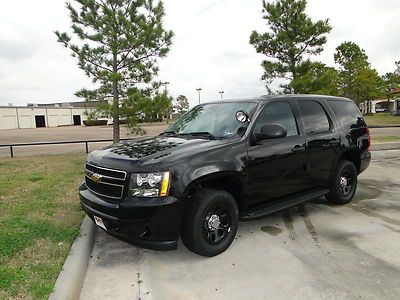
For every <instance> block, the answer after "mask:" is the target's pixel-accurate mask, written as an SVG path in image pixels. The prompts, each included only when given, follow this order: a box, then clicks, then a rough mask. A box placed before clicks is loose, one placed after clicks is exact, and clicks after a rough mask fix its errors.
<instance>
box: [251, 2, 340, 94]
mask: <svg viewBox="0 0 400 300" xmlns="http://www.w3.org/2000/svg"><path fill="white" fill-rule="evenodd" d="M306 6H307V1H306V0H278V1H276V2H271V1H266V0H263V11H262V12H263V14H264V15H263V19H265V20H266V21H267V25H268V27H269V31H268V32H266V33H258V32H256V31H253V32H252V33H251V35H250V44H252V45H253V46H254V47H255V48H256V51H257V52H258V53H261V54H264V55H265V56H266V57H267V60H264V61H263V63H262V66H263V68H264V75H263V76H262V79H263V80H266V83H267V84H266V85H267V88H268V89H269V85H270V83H271V82H272V81H273V80H274V79H276V78H285V79H287V80H289V81H291V80H296V78H297V77H298V75H299V70H298V68H299V64H300V63H302V62H303V61H304V57H305V56H310V55H315V54H319V53H321V51H322V50H323V45H324V44H325V43H326V36H325V34H326V33H329V32H330V31H331V29H332V28H331V26H330V25H329V22H328V20H319V21H316V22H313V21H312V20H311V18H310V17H309V16H307V14H306V12H305V10H306ZM303 67H304V66H303ZM303 72H304V70H303ZM283 87H284V90H285V92H292V93H297V91H296V89H295V87H293V86H291V85H290V83H289V85H287V86H283ZM269 90H270V89H269Z"/></svg>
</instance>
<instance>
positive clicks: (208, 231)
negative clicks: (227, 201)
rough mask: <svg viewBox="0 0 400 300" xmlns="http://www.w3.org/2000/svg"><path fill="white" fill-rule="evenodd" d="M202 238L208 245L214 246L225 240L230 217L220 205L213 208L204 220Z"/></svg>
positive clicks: (227, 211) (226, 210)
mask: <svg viewBox="0 0 400 300" xmlns="http://www.w3.org/2000/svg"><path fill="white" fill-rule="evenodd" d="M203 227H204V228H203V229H204V236H205V238H206V240H207V242H208V243H210V244H212V245H215V244H218V243H219V242H221V241H222V240H223V239H225V238H226V236H227V235H228V233H229V232H230V231H231V215H230V213H229V210H228V209H227V208H226V207H224V206H222V205H220V204H219V205H215V206H213V207H212V208H211V209H210V210H209V211H208V212H207V214H206V217H205V218H204V226H203Z"/></svg>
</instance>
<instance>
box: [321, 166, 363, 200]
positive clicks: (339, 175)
mask: <svg viewBox="0 0 400 300" xmlns="http://www.w3.org/2000/svg"><path fill="white" fill-rule="evenodd" d="M329 189H330V192H329V194H327V195H326V196H325V197H326V199H327V200H328V201H330V202H332V203H334V204H339V205H342V204H346V203H349V202H350V201H351V200H352V199H353V197H354V194H355V192H356V189H357V170H356V167H355V165H354V164H353V163H352V162H351V161H348V160H342V161H340V162H339V163H338V165H337V168H336V172H335V175H334V177H333V178H332V181H331V183H330V186H329Z"/></svg>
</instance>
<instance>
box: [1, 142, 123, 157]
mask: <svg viewBox="0 0 400 300" xmlns="http://www.w3.org/2000/svg"><path fill="white" fill-rule="evenodd" d="M127 140H130V139H121V141H127ZM112 141H113V140H112V139H107V140H89V141H54V142H35V143H18V144H0V148H4V147H5V148H9V149H10V156H11V157H14V148H15V147H29V146H44V145H65V144H85V150H86V153H89V144H90V143H105V142H112Z"/></svg>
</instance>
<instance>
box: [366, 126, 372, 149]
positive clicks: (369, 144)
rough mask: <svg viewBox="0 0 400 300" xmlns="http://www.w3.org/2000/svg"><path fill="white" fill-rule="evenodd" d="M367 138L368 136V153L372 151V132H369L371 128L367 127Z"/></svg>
mask: <svg viewBox="0 0 400 300" xmlns="http://www.w3.org/2000/svg"><path fill="white" fill-rule="evenodd" d="M367 136H368V145H367V146H368V151H371V132H370V131H369V128H368V127H367Z"/></svg>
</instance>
